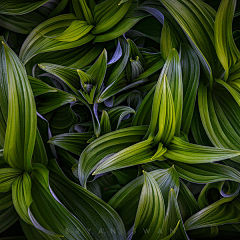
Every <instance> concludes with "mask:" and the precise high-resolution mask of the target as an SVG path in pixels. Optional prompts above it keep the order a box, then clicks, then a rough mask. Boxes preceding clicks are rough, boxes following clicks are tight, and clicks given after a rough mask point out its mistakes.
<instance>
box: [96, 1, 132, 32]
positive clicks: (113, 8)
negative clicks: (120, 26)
mask: <svg viewBox="0 0 240 240" xmlns="http://www.w3.org/2000/svg"><path fill="white" fill-rule="evenodd" d="M131 3H132V0H128V1H127V2H125V3H123V4H120V3H119V0H106V1H104V2H102V3H100V4H98V5H96V7H95V9H94V19H95V21H96V26H95V27H94V29H93V31H92V33H93V34H100V33H103V32H106V31H108V30H109V29H111V28H112V27H114V26H115V25H116V24H117V23H118V22H119V21H120V20H121V19H122V18H123V17H124V15H125V14H126V13H127V11H128V9H129V7H130V6H131Z"/></svg>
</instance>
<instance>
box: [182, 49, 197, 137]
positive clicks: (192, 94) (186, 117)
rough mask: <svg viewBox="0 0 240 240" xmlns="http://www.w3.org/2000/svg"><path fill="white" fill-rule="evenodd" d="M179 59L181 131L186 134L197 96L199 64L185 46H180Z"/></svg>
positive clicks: (192, 52)
mask: <svg viewBox="0 0 240 240" xmlns="http://www.w3.org/2000/svg"><path fill="white" fill-rule="evenodd" d="M180 57H181V68H182V79H183V112H182V123H181V131H183V132H185V133H186V134H188V132H189V129H190V125H191V122H192V116H193V112H194V106H195V101H196V96H197V90H198V84H199V77H200V64H199V60H198V58H197V55H196V54H195V52H194V51H193V50H192V49H191V48H190V47H189V46H188V45H186V44H181V48H180Z"/></svg>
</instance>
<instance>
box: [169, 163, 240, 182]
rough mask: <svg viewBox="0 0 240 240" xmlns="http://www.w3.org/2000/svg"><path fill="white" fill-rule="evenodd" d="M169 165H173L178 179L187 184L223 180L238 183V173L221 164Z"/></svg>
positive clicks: (239, 174) (239, 177) (239, 180)
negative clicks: (187, 182) (183, 180)
mask: <svg viewBox="0 0 240 240" xmlns="http://www.w3.org/2000/svg"><path fill="white" fill-rule="evenodd" d="M170 163H172V164H174V167H175V168H176V170H177V171H178V174H179V177H181V178H183V179H185V180H187V181H189V182H195V183H211V182H218V181H225V180H232V181H236V182H240V172H239V171H237V170H236V169H235V168H232V167H229V166H226V165H223V164H218V163H202V164H194V165H188V164H185V163H180V162H175V161H174V162H170Z"/></svg>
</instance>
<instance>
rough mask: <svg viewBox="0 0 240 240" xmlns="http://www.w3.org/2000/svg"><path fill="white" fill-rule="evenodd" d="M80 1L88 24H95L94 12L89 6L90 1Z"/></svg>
mask: <svg viewBox="0 0 240 240" xmlns="http://www.w3.org/2000/svg"><path fill="white" fill-rule="evenodd" d="M78 1H79V4H80V7H81V10H80V11H82V13H83V16H84V18H85V19H86V21H87V22H88V24H89V25H90V24H94V22H95V21H94V18H93V12H92V11H91V9H90V8H89V6H88V4H87V3H88V2H89V1H86V0H78Z"/></svg>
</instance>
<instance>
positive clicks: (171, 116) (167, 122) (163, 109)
mask: <svg viewBox="0 0 240 240" xmlns="http://www.w3.org/2000/svg"><path fill="white" fill-rule="evenodd" d="M162 73H164V70H162ZM162 73H161V75H160V77H159V80H158V83H157V86H156V88H155V93H154V98H153V104H152V114H151V122H150V125H149V128H148V132H147V135H146V136H149V135H150V134H154V135H155V134H156V138H155V142H156V144H157V143H159V142H160V141H161V142H163V143H164V144H166V145H167V144H168V143H169V142H170V141H171V140H172V138H173V136H174V133H175V109H174V102H173V96H172V93H171V89H170V86H169V83H168V80H167V77H166V75H165V74H164V75H163V74H162Z"/></svg>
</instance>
